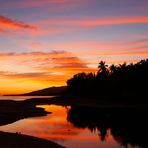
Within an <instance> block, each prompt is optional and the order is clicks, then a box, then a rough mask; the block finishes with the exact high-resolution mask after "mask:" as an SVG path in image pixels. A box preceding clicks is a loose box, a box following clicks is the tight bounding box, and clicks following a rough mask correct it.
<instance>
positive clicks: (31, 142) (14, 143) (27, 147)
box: [0, 131, 64, 148]
mask: <svg viewBox="0 0 148 148" xmlns="http://www.w3.org/2000/svg"><path fill="white" fill-rule="evenodd" d="M0 147H1V148H10V147H11V148H33V147H35V148H42V147H43V148H49V147H50V148H64V147H63V146H61V145H59V144H57V143H55V142H52V141H49V140H45V139H41V138H37V137H33V136H28V135H23V134H21V133H17V132H16V133H8V132H2V131H0Z"/></svg>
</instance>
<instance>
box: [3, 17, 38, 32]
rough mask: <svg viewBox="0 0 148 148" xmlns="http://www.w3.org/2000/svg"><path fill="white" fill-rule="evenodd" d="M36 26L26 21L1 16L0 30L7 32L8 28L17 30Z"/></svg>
mask: <svg viewBox="0 0 148 148" xmlns="http://www.w3.org/2000/svg"><path fill="white" fill-rule="evenodd" d="M35 28H36V27H34V26H32V25H29V24H26V23H24V22H20V21H16V20H12V19H10V18H7V17H5V16H0V31H2V32H5V31H6V30H7V29H10V30H16V29H31V30H32V29H35Z"/></svg>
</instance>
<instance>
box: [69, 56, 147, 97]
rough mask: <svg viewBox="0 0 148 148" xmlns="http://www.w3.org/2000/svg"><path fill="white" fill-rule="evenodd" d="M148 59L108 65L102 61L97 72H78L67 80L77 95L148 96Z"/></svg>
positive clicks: (70, 89)
mask: <svg viewBox="0 0 148 148" xmlns="http://www.w3.org/2000/svg"><path fill="white" fill-rule="evenodd" d="M147 84H148V59H147V60H141V61H140V62H138V63H136V64H133V63H131V64H128V65H127V64H126V63H123V64H120V65H117V66H116V65H111V66H109V67H108V65H106V64H105V62H103V61H101V62H100V63H99V65H98V72H97V73H88V74H86V73H78V74H76V75H74V76H73V78H71V79H69V80H68V81H67V86H68V91H69V92H70V93H72V94H73V95H75V96H93V97H108V96H110V97H114V98H116V97H137V96H138V97H139V96H140V97H147Z"/></svg>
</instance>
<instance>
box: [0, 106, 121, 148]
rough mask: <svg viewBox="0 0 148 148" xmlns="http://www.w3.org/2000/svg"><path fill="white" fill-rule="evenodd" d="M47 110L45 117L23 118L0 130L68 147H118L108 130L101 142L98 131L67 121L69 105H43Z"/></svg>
mask: <svg viewBox="0 0 148 148" xmlns="http://www.w3.org/2000/svg"><path fill="white" fill-rule="evenodd" d="M42 107H44V108H45V109H46V110H47V111H51V112H52V114H49V115H48V116H46V117H35V118H29V119H23V120H20V121H17V122H15V123H12V124H9V125H6V126H1V127H0V130H1V131H8V132H21V133H23V134H28V135H33V136H36V137H41V138H45V139H49V140H53V141H55V142H58V143H59V144H62V145H64V146H67V147H68V148H82V147H85V148H98V147H101V148H108V146H109V147H110V148H119V147H120V146H119V144H118V143H117V142H116V141H115V140H114V138H113V137H112V136H111V133H110V131H108V137H107V139H106V141H104V142H102V141H101V140H100V136H99V135H98V131H96V132H90V130H88V129H87V128H86V129H85V128H84V129H83V128H76V127H74V126H73V125H72V124H71V123H70V122H68V121H67V111H68V109H69V108H70V107H67V108H65V107H61V106H56V105H44V106H42Z"/></svg>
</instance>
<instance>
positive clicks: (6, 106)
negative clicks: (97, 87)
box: [0, 97, 148, 148]
mask: <svg viewBox="0 0 148 148" xmlns="http://www.w3.org/2000/svg"><path fill="white" fill-rule="evenodd" d="M50 104H55V105H61V106H71V109H70V110H69V112H68V115H67V120H68V121H69V122H71V123H72V124H73V125H74V126H76V127H80V128H86V127H89V128H90V127H91V128H90V130H91V131H93V130H95V129H96V128H97V129H98V130H100V131H101V137H102V140H103V139H105V135H106V131H107V129H108V128H111V129H112V134H113V135H114V136H115V138H117V139H118V138H119V137H122V138H123V139H125V137H126V138H127V135H131V137H130V138H129V139H130V140H131V139H134V140H133V141H132V142H131V141H130V140H129V139H126V140H125V141H126V142H125V143H132V144H133V145H143V144H144V146H147V143H146V144H145V143H144V142H145V141H146V140H145V139H144V138H142V139H141V140H140V142H139V143H138V144H137V142H136V143H135V141H138V140H137V136H136V138H135V137H133V135H136V134H135V131H136V132H138V135H139V136H140V135H142V134H143V133H144V131H147V123H146V125H145V124H143V123H145V122H144V121H145V118H146V116H147V112H148V110H147V109H148V105H147V103H140V102H136V103H133V102H116V103H115V102H109V101H108V102H105V101H103V99H102V100H96V99H82V98H69V97H54V98H43V99H37V98H33V99H28V100H24V101H13V100H0V118H1V120H0V126H2V125H7V124H10V123H13V122H16V121H18V120H21V119H24V118H29V117H38V116H46V115H47V114H49V113H51V112H47V111H45V110H44V109H43V108H40V107H37V105H50ZM129 113H130V114H129ZM118 119H119V120H118ZM119 121H120V122H119ZM133 121H134V122H133ZM141 122H142V126H140V129H139V125H140V123H141ZM136 123H138V126H137V124H136ZM119 125H121V127H120V126H119ZM122 125H124V126H122ZM133 125H135V126H133ZM141 127H143V129H141ZM125 128H126V129H127V133H126V132H125ZM122 129H124V130H123V131H122ZM135 129H139V131H138V130H135ZM128 131H131V132H130V133H129V132H128ZM16 132H17V131H16ZM116 132H118V133H116ZM146 133H147V132H146ZM144 137H145V136H144ZM138 139H140V138H138ZM123 145H125V144H123ZM0 147H2V148H8V147H11V148H13V147H14V148H20V147H21V148H32V147H36V148H38V147H50V148H52V147H53V148H58V147H59V148H60V147H62V146H60V145H58V144H56V143H54V142H51V141H48V140H44V139H40V138H36V137H31V136H26V135H23V134H21V133H6V132H0Z"/></svg>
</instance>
